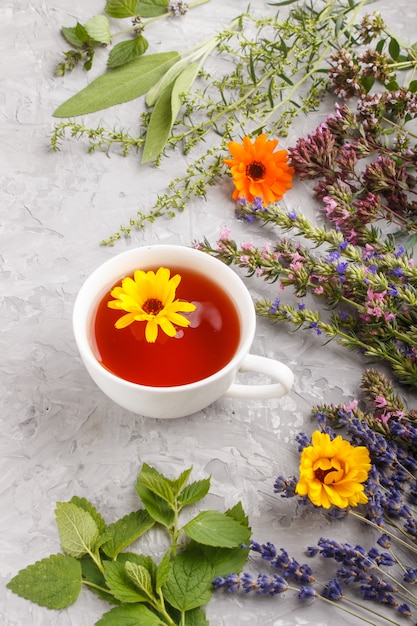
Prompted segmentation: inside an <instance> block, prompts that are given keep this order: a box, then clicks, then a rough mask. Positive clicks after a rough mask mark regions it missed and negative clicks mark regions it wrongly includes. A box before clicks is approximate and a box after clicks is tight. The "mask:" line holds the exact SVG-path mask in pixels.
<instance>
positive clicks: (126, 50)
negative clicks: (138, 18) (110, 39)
mask: <svg viewBox="0 0 417 626" xmlns="http://www.w3.org/2000/svg"><path fill="white" fill-rule="evenodd" d="M148 45H149V44H148V42H147V40H146V39H145V37H144V36H143V35H139V36H138V37H135V38H134V39H129V40H128V41H121V42H120V43H118V44H116V45H115V46H114V48H113V49H112V50H111V52H110V54H109V58H108V60H107V67H111V68H114V67H120V66H121V65H125V64H126V63H130V61H134V60H135V59H137V58H138V57H140V56H141V55H142V54H144V53H145V52H146V50H147V49H148Z"/></svg>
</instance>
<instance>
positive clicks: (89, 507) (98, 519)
mask: <svg viewBox="0 0 417 626" xmlns="http://www.w3.org/2000/svg"><path fill="white" fill-rule="evenodd" d="M70 502H71V503H72V504H75V505H76V506H78V507H79V508H80V509H83V510H84V511H87V513H90V515H91V517H92V518H93V520H94V521H95V523H96V524H97V528H98V530H99V533H100V534H102V533H104V532H105V531H106V529H107V524H106V522H105V521H104V519H103V517H102V515H101V514H100V513H99V512H98V511H97V509H96V508H95V506H94V504H91V502H89V501H88V500H87V499H86V498H79V497H78V496H72V498H71V500H70Z"/></svg>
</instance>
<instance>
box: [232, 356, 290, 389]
mask: <svg viewBox="0 0 417 626" xmlns="http://www.w3.org/2000/svg"><path fill="white" fill-rule="evenodd" d="M239 371H241V372H259V373H260V374H265V375H266V376H269V377H270V378H271V379H272V380H273V381H274V382H272V383H269V384H266V385H246V384H240V383H233V384H232V385H230V387H229V389H228V390H227V391H226V393H225V394H224V395H225V396H229V397H232V398H279V397H280V396H284V395H285V394H286V393H288V392H289V391H290V389H291V387H292V386H293V383H294V374H293V373H292V371H291V370H290V368H289V367H287V366H286V365H284V363H281V362H280V361H275V360H274V359H269V358H267V357H264V356H257V355H255V354H248V355H247V356H246V357H245V358H244V360H243V362H242V364H241V366H240V367H239Z"/></svg>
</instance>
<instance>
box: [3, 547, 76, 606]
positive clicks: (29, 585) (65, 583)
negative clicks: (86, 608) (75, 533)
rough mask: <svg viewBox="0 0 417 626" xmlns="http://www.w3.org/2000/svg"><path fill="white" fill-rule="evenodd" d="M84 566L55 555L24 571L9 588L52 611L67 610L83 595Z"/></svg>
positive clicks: (13, 580)
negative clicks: (80, 594)
mask: <svg viewBox="0 0 417 626" xmlns="http://www.w3.org/2000/svg"><path fill="white" fill-rule="evenodd" d="M81 586H82V577H81V565H80V562H79V561H77V559H74V558H73V557H72V556H64V555H63V554H51V556H49V557H48V558H46V559H42V561H37V562H36V563H33V565H29V566H28V567H26V568H25V569H23V570H21V571H20V572H19V573H18V574H17V575H16V576H15V577H14V578H12V580H11V581H10V582H9V583H8V584H7V587H8V588H9V589H10V590H11V591H13V592H14V593H16V594H17V595H19V596H21V597H22V598H25V599H26V600H30V601H31V602H36V604H39V605H40V606H46V607H47V608H48V609H65V608H66V607H67V606H70V605H71V604H73V603H74V602H75V601H76V600H77V598H78V595H79V593H80V591H81Z"/></svg>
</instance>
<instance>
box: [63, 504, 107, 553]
mask: <svg viewBox="0 0 417 626" xmlns="http://www.w3.org/2000/svg"><path fill="white" fill-rule="evenodd" d="M55 516H56V523H57V526H58V531H59V536H60V540H61V546H62V549H63V550H64V552H66V553H67V554H69V555H70V556H73V557H75V558H80V557H82V556H83V555H84V554H87V553H89V552H92V551H94V549H95V547H96V544H97V541H98V538H99V530H98V527H97V524H96V522H95V521H94V519H93V518H92V516H91V515H90V513H88V512H87V511H84V510H83V509H82V508H80V507H79V506H77V505H76V504H73V503H71V502H57V505H56V509H55Z"/></svg>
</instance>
